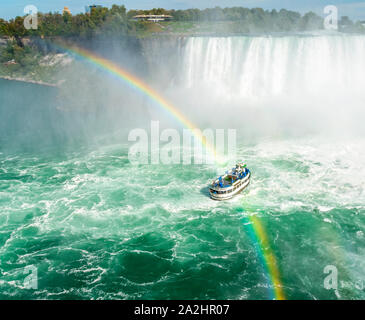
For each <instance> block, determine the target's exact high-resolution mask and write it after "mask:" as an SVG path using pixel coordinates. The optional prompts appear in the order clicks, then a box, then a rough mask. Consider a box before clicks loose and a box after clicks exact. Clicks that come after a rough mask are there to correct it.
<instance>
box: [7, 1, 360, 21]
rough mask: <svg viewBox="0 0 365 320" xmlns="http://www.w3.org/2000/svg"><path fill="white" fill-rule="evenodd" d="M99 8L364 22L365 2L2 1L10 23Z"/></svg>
mask: <svg viewBox="0 0 365 320" xmlns="http://www.w3.org/2000/svg"><path fill="white" fill-rule="evenodd" d="M90 4H99V5H103V6H107V7H110V6H111V5H112V4H118V5H122V4H124V5H125V6H126V8H127V9H151V8H165V9H188V8H199V9H204V8H208V7H215V6H220V7H223V8H224V7H236V6H237V7H248V8H254V7H260V8H264V9H282V8H285V9H289V10H294V11H298V12H300V13H305V12H308V11H314V12H316V13H317V14H320V15H323V8H324V7H325V6H327V5H335V6H337V7H338V10H339V16H349V17H350V18H351V19H353V20H365V0H364V1H358V0H0V18H3V19H10V18H14V17H15V16H22V15H24V7H25V6H27V5H34V6H36V7H37V8H38V11H40V12H50V11H52V12H55V11H58V12H62V10H63V7H64V6H67V7H68V8H69V9H70V10H71V12H72V13H73V14H76V13H80V12H85V6H86V5H90Z"/></svg>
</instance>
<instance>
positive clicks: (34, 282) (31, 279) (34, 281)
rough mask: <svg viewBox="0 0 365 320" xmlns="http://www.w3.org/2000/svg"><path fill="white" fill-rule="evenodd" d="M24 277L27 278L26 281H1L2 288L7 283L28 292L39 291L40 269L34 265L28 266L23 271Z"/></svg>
mask: <svg viewBox="0 0 365 320" xmlns="http://www.w3.org/2000/svg"><path fill="white" fill-rule="evenodd" d="M23 275H24V276H25V278H24V280H23V281H21V280H14V281H8V282H6V281H4V280H0V286H1V285H4V284H5V283H9V284H13V283H15V285H17V286H18V287H20V288H22V289H27V290H30V289H32V290H36V289H38V268H37V267H36V266H34V265H29V266H26V267H25V268H24V270H23Z"/></svg>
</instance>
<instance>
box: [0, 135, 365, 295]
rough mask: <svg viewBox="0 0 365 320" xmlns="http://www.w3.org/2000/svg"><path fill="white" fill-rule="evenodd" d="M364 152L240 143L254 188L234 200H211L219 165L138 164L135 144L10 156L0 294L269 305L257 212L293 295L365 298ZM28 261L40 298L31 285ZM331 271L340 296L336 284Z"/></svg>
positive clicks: (327, 145) (0, 204) (4, 184)
mask: <svg viewBox="0 0 365 320" xmlns="http://www.w3.org/2000/svg"><path fill="white" fill-rule="evenodd" d="M363 146H364V143H363V141H352V142H351V143H349V142H346V143H345V142H344V143H341V142H339V141H326V140H324V141H323V140H321V139H319V138H317V139H315V138H313V139H302V140H298V139H288V140H270V141H269V140H268V141H261V142H258V143H255V144H252V145H241V147H240V150H239V155H240V157H241V158H244V159H246V161H247V163H248V166H249V168H250V169H251V171H252V172H253V178H252V183H251V184H250V186H249V187H248V188H247V189H246V190H245V191H244V192H243V193H242V194H241V195H239V196H237V197H236V198H234V199H233V200H231V201H226V202H215V201H212V200H210V198H209V197H208V195H207V189H206V187H207V185H208V184H209V182H210V181H211V180H212V179H213V178H214V177H215V176H216V173H217V172H216V170H215V168H213V167H210V166H207V165H190V166H186V165H171V166H166V165H163V166H162V165H143V166H132V165H131V164H130V163H129V161H128V157H127V154H128V149H127V146H126V145H111V146H104V147H95V148H89V149H81V150H80V149H78V150H77V151H76V149H75V150H73V151H67V152H63V153H60V152H48V153H47V154H43V155H42V154H40V153H38V154H37V155H35V154H30V153H28V154H21V153H16V154H8V153H6V152H4V153H1V154H0V245H1V247H0V280H1V284H0V286H1V290H0V298H2V299H14V298H20V299H45V298H47V299H116V298H118V299H268V298H270V297H271V296H272V295H271V283H270V280H269V277H268V274H267V273H266V272H265V271H264V270H265V269H264V268H263V265H262V262H261V261H260V259H259V256H258V253H257V251H256V248H257V246H256V244H255V243H253V242H252V239H251V238H250V237H249V232H248V230H247V226H246V225H244V223H243V219H242V218H244V217H247V216H248V215H251V214H256V215H257V217H259V219H260V221H261V223H262V225H263V226H264V228H265V230H266V233H267V237H268V239H269V242H270V245H271V248H272V250H273V252H274V254H275V257H276V260H277V262H278V267H279V270H280V273H281V283H282V285H283V290H284V294H285V296H286V298H288V299H338V298H340V299H342V298H355V299H360V298H362V299H364V298H365V293H364V289H363V288H360V287H359V285H358V283H359V281H364V276H365V275H364V270H365V268H364V267H365V265H364V259H363V257H364V254H365V248H364V232H365V217H364V213H365V197H364V177H365V171H364V167H363V163H364V160H365V152H364V147H363ZM29 265H33V266H35V267H36V268H37V271H38V288H37V289H27V288H25V286H24V279H25V277H26V274H24V268H25V267H26V266H29ZM326 265H334V266H336V267H337V269H338V286H339V288H338V290H337V292H335V291H334V290H326V289H325V288H324V284H323V281H324V278H325V276H326V274H324V272H323V269H324V267H325V266H326ZM341 281H342V284H341ZM355 284H357V285H356V286H355Z"/></svg>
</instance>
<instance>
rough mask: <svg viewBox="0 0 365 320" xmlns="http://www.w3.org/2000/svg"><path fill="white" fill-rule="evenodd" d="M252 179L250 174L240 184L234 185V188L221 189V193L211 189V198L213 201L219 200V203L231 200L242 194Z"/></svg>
mask: <svg viewBox="0 0 365 320" xmlns="http://www.w3.org/2000/svg"><path fill="white" fill-rule="evenodd" d="M250 179H251V173H249V174H248V175H247V176H246V177H245V178H244V179H242V180H240V184H238V185H233V186H232V187H229V188H220V189H219V191H218V190H214V189H213V188H210V189H209V193H210V197H211V198H212V199H213V200H218V201H223V200H228V199H231V198H233V197H234V196H235V195H237V194H239V193H240V192H242V190H244V189H245V188H246V187H247V186H248V185H249V183H250ZM214 191H215V192H214ZM217 191H218V193H217Z"/></svg>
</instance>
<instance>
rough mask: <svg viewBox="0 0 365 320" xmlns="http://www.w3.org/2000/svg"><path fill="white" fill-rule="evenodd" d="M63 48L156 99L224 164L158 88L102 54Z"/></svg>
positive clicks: (218, 162)
mask: <svg viewBox="0 0 365 320" xmlns="http://www.w3.org/2000/svg"><path fill="white" fill-rule="evenodd" d="M58 46H60V47H61V48H62V49H64V50H66V51H68V52H69V53H73V54H74V55H76V56H77V57H79V58H83V59H84V60H86V61H88V62H90V63H92V64H93V65H94V66H96V67H98V68H99V69H102V70H104V71H106V72H107V73H109V74H111V75H113V76H116V77H117V78H118V79H120V80H122V81H123V82H124V83H126V84H127V85H129V86H131V87H132V88H133V89H135V90H136V91H138V92H140V93H142V94H144V95H146V96H147V97H149V98H150V99H151V100H152V101H154V102H155V103H156V104H157V105H158V106H159V107H160V108H161V109H163V110H165V111H167V113H168V114H169V115H170V116H172V117H173V118H174V119H175V120H177V121H178V122H179V123H180V124H182V126H183V127H185V128H187V129H189V130H190V131H191V132H192V134H193V135H194V136H195V137H196V138H197V139H198V141H199V142H200V143H201V144H202V146H203V147H205V149H206V150H207V152H208V153H209V154H210V156H211V157H212V159H213V161H214V162H215V163H216V164H223V163H224V159H223V158H222V157H221V156H220V155H219V154H218V153H217V151H216V148H215V147H214V145H212V144H211V143H209V141H207V139H206V137H205V136H204V135H203V134H202V131H201V130H197V126H196V125H194V124H193V123H192V122H191V121H190V120H189V119H188V118H187V117H186V116H185V115H184V114H182V113H181V112H180V110H179V109H177V108H176V107H175V106H174V105H173V104H172V103H171V102H169V101H168V100H167V99H165V98H164V97H163V96H162V95H160V94H159V93H158V92H156V90H154V89H153V88H151V87H150V86H149V85H147V84H146V83H145V82H143V81H142V80H141V79H139V78H137V77H136V76H135V75H133V74H131V73H130V72H128V71H127V70H125V69H123V68H122V67H120V66H119V65H117V64H116V63H114V62H112V61H110V60H107V59H105V58H103V57H101V56H100V55H98V54H96V53H94V52H91V51H89V50H86V49H84V48H80V47H76V46H65V45H60V44H58Z"/></svg>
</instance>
